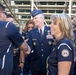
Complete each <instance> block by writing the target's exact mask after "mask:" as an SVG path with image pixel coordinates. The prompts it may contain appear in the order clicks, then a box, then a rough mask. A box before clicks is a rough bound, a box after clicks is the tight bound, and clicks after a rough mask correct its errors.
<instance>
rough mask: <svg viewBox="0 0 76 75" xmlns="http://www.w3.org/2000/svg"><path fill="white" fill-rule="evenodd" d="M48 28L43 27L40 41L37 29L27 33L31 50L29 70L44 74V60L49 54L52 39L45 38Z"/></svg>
mask: <svg viewBox="0 0 76 75" xmlns="http://www.w3.org/2000/svg"><path fill="white" fill-rule="evenodd" d="M49 31H50V28H49V27H47V26H45V29H44V34H43V36H42V39H41V37H40V33H39V30H38V28H35V29H33V30H31V31H30V32H29V40H28V44H29V46H30V48H31V70H35V71H41V72H46V59H47V57H48V55H49V54H50V52H51V47H52V42H53V40H52V38H51V37H47V36H48V34H49Z"/></svg>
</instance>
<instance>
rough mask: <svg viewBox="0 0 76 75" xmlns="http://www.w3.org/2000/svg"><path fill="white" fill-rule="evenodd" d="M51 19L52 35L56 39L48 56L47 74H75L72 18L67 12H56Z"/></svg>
mask: <svg viewBox="0 0 76 75" xmlns="http://www.w3.org/2000/svg"><path fill="white" fill-rule="evenodd" d="M51 21H52V22H51V24H50V27H51V35H53V36H54V37H55V39H54V43H53V49H52V52H51V54H50V55H49V57H48V72H47V75H74V74H73V73H74V72H73V71H74V46H73V42H74V35H73V30H72V23H71V19H70V17H69V16H68V15H66V14H54V15H52V16H51Z"/></svg>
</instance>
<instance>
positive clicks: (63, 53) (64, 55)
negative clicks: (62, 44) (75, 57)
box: [62, 49, 69, 57]
mask: <svg viewBox="0 0 76 75" xmlns="http://www.w3.org/2000/svg"><path fill="white" fill-rule="evenodd" d="M62 56H63V57H68V56H69V51H68V50H67V49H64V50H62Z"/></svg>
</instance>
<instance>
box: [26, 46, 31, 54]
mask: <svg viewBox="0 0 76 75" xmlns="http://www.w3.org/2000/svg"><path fill="white" fill-rule="evenodd" d="M30 52H31V49H30V47H29V46H28V51H26V52H25V54H30Z"/></svg>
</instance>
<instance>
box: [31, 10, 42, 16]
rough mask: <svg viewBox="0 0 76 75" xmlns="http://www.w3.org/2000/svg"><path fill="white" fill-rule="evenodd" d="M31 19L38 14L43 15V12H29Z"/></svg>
mask: <svg viewBox="0 0 76 75" xmlns="http://www.w3.org/2000/svg"><path fill="white" fill-rule="evenodd" d="M30 14H31V16H32V17H35V16H36V15H38V14H43V12H42V11H41V10H33V11H31V12H30Z"/></svg>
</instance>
